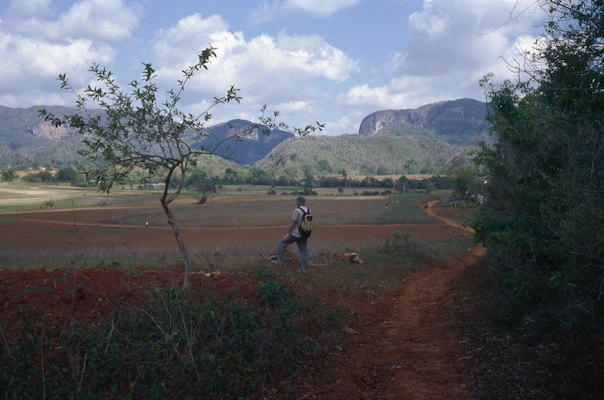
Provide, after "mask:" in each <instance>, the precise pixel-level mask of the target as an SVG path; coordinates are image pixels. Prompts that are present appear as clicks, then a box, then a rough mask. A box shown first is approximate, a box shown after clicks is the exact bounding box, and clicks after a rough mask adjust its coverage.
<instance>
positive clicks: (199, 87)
mask: <svg viewBox="0 0 604 400" xmlns="http://www.w3.org/2000/svg"><path fill="white" fill-rule="evenodd" d="M209 43H211V44H212V46H214V47H216V48H217V51H216V53H217V58H216V59H213V60H212V63H211V65H209V68H208V70H207V71H205V70H204V71H200V72H199V73H198V77H197V78H196V79H195V80H194V81H193V82H191V83H192V84H191V86H190V87H189V89H190V90H194V91H197V93H198V94H197V95H202V96H204V95H205V96H217V95H221V93H222V92H224V91H225V90H226V89H228V88H229V87H230V86H231V85H235V86H236V87H238V88H240V89H241V90H242V93H241V94H242V96H243V97H244V99H245V100H249V101H250V102H251V103H254V104H265V103H270V104H284V105H287V104H300V103H299V102H301V101H310V100H312V98H313V96H317V95H320V88H318V87H316V85H317V83H316V82H317V81H316V80H317V79H319V80H325V81H326V82H342V81H344V80H346V79H347V78H348V77H349V76H350V75H351V74H352V73H353V72H354V71H355V70H356V68H357V63H356V61H355V60H352V59H350V58H349V57H348V56H347V55H346V54H345V53H344V52H342V51H341V50H339V49H337V48H335V47H333V46H331V45H330V44H329V43H327V42H326V41H325V40H324V39H323V38H322V37H320V36H318V35H306V36H302V35H288V34H287V33H286V32H284V31H282V32H280V33H279V34H278V35H277V37H276V38H275V37H272V36H269V35H266V34H262V35H259V36H256V37H253V38H251V39H249V40H248V39H246V38H245V37H244V35H243V33H242V32H231V31H229V27H228V25H227V24H226V23H225V22H224V20H223V19H222V18H221V17H219V16H210V17H207V18H203V17H202V16H201V15H199V14H194V15H191V16H188V17H186V18H183V19H181V20H180V21H178V23H177V24H176V25H175V26H173V27H172V28H170V29H167V30H164V31H160V32H159V33H158V34H157V36H156V43H155V45H154V50H155V54H156V56H157V58H158V62H159V64H158V65H159V66H160V68H158V75H159V76H160V77H162V79H163V78H166V79H167V80H166V82H167V83H169V82H172V83H173V82H175V80H176V79H179V78H180V76H181V71H182V70H183V69H184V68H185V67H186V66H188V65H190V64H192V63H193V62H194V61H195V59H194V55H195V54H197V53H198V52H199V51H200V50H201V49H203V48H204V47H206V46H207V45H208V44H209ZM251 93H253V95H251ZM248 96H250V97H248ZM286 107H287V106H286Z"/></svg>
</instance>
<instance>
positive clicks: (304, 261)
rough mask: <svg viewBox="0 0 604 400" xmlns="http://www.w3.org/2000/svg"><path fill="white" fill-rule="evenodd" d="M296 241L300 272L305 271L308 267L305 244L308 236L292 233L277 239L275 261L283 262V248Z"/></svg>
mask: <svg viewBox="0 0 604 400" xmlns="http://www.w3.org/2000/svg"><path fill="white" fill-rule="evenodd" d="M294 242H295V243H296V245H297V246H298V252H299V253H300V263H301V266H302V272H304V273H306V269H307V268H308V248H307V246H306V244H307V242H308V238H300V237H296V236H294V235H287V237H285V238H283V239H281V240H280V241H279V247H277V261H278V262H279V264H281V263H283V258H284V257H285V249H286V248H287V246H289V245H290V244H292V243H294Z"/></svg>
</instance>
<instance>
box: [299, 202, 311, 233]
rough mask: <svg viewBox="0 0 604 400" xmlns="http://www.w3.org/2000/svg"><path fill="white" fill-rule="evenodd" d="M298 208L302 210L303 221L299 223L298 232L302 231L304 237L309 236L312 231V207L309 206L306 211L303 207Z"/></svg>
mask: <svg viewBox="0 0 604 400" xmlns="http://www.w3.org/2000/svg"><path fill="white" fill-rule="evenodd" d="M298 208H299V209H300V211H302V221H301V222H300V225H298V232H300V236H302V237H303V238H308V237H310V234H311V233H312V214H311V213H310V208H307V209H308V211H304V210H303V209H302V207H298Z"/></svg>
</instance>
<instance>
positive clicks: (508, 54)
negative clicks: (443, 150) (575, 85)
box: [0, 0, 543, 135]
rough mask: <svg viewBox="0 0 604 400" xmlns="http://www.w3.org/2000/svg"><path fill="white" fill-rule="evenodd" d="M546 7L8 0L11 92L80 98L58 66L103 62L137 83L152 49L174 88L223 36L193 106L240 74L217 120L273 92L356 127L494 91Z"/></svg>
mask: <svg viewBox="0 0 604 400" xmlns="http://www.w3.org/2000/svg"><path fill="white" fill-rule="evenodd" d="M542 19H543V13H542V12H541V10H540V9H539V8H538V6H537V5H536V1H535V0H259V1H255V0H170V1H169V0H79V1H67V0H0V105H2V106H5V107H13V108H27V107H31V106H39V105H66V106H73V105H74V104H75V96H74V94H73V93H70V92H68V91H65V90H61V89H60V86H59V82H58V81H57V79H56V78H57V76H58V75H59V74H63V73H66V74H67V77H68V78H69V80H70V83H71V84H72V86H73V87H74V88H75V89H76V90H81V89H82V88H83V87H85V86H86V85H88V84H90V83H92V82H93V78H94V77H93V76H92V74H91V73H90V72H89V71H88V69H89V68H90V66H91V65H93V64H98V65H100V66H102V67H106V68H107V69H108V70H110V71H112V72H113V74H114V75H115V76H116V78H117V80H118V82H119V83H120V84H121V85H122V87H123V88H124V90H126V91H127V90H128V83H129V82H131V81H132V80H140V79H141V77H142V71H143V63H151V64H152V65H153V67H154V68H155V69H156V73H157V81H156V83H157V84H158V85H159V86H160V88H161V90H162V93H166V92H167V91H168V90H170V89H175V88H176V87H177V81H178V80H179V79H181V78H182V71H183V70H184V69H185V68H186V67H188V66H190V65H193V64H194V63H195V62H196V60H197V55H198V54H199V53H200V52H201V51H202V50H203V49H205V48H207V47H208V46H210V45H211V46H213V47H215V48H216V49H217V50H216V53H217V57H216V58H214V59H212V62H211V64H210V65H209V66H208V70H202V71H200V72H199V73H198V74H197V75H196V77H195V78H194V79H193V80H192V81H191V82H190V83H189V85H188V86H187V88H186V91H185V94H186V95H185V97H183V99H182V103H181V104H180V106H181V109H182V110H183V111H186V112H192V113H194V114H196V115H197V114H199V113H200V112H203V111H205V110H206V109H207V108H208V107H209V106H210V105H211V103H212V100H213V99H214V98H215V97H221V96H224V95H225V94H226V93H227V90H228V89H229V88H230V87H231V86H235V87H236V88H238V89H239V94H240V96H241V97H242V99H241V102H240V104H236V103H235V104H226V105H220V106H218V107H216V108H213V109H212V115H213V118H212V120H211V121H210V125H212V124H215V123H220V122H225V121H228V120H231V119H235V118H243V119H247V120H249V121H254V122H257V121H258V116H259V114H260V111H259V110H260V109H261V107H262V106H263V105H266V106H267V110H268V111H269V112H272V111H278V112H279V114H280V115H279V121H282V122H285V123H287V124H288V125H289V126H291V127H303V126H305V125H306V124H313V123H314V122H315V121H319V122H321V123H324V124H325V125H326V127H325V129H324V131H323V132H321V133H320V134H321V135H342V134H354V133H357V132H358V128H359V125H360V123H361V121H362V119H363V118H364V117H365V116H367V115H369V114H371V113H373V112H376V111H380V110H386V109H409V108H417V107H419V106H421V105H424V104H430V103H435V102H439V101H446V100H454V99H459V98H472V99H476V100H481V101H484V100H485V92H484V89H482V88H481V87H480V86H479V80H480V79H481V78H482V77H483V76H484V75H485V74H487V73H493V74H494V75H495V78H496V80H498V81H502V80H503V79H507V78H510V79H513V78H514V76H515V73H514V72H513V71H511V70H510V68H509V66H508V64H510V63H512V64H513V63H514V62H515V61H517V60H519V59H520V53H521V52H522V51H525V50H527V49H529V48H530V47H531V46H532V44H533V42H534V39H535V35H537V34H538V33H539V31H540V27H541V26H542Z"/></svg>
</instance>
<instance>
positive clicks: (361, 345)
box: [308, 202, 485, 400]
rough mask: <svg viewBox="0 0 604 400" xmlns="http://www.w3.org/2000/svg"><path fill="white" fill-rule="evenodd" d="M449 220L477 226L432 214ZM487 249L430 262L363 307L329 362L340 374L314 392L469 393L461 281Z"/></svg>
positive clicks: (338, 395) (377, 395)
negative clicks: (458, 309) (458, 310)
mask: <svg viewBox="0 0 604 400" xmlns="http://www.w3.org/2000/svg"><path fill="white" fill-rule="evenodd" d="M435 203H436V202H431V203H428V204H427V205H426V211H427V212H428V213H429V214H430V215H433V216H435V217H436V218H439V219H441V220H442V221H443V222H445V223H446V224H448V225H451V226H455V227H457V228H459V229H464V230H469V228H466V227H463V226H461V225H459V224H457V223H455V222H453V221H450V220H447V219H445V218H441V217H438V216H436V215H434V213H433V212H432V206H433V205H434V204H435ZM484 253H485V249H484V248H483V247H481V246H477V247H475V248H473V249H470V250H469V251H468V254H467V255H466V257H464V259H462V260H459V261H457V262H454V263H451V264H448V265H437V266H431V267H427V268H425V269H424V270H422V272H419V273H417V274H416V275H414V276H413V277H412V278H411V279H410V280H409V281H408V282H406V283H405V284H404V285H403V286H402V287H401V288H400V290H398V291H397V292H396V293H395V294H394V295H391V296H390V298H388V299H384V300H383V301H380V302H379V304H374V305H372V304H368V305H367V306H366V307H365V308H364V309H361V310H359V311H358V315H357V317H356V321H357V322H356V324H355V326H353V327H351V328H350V329H348V330H347V331H348V333H349V340H347V342H346V343H345V344H344V346H343V348H342V352H341V353H339V354H336V355H334V356H333V357H332V358H331V359H330V361H329V370H330V371H331V373H333V375H331V373H330V376H328V377H326V378H325V379H324V381H325V384H324V386H322V387H320V388H318V389H317V390H315V391H313V393H312V394H311V395H309V396H308V398H315V399H404V400H414V399H421V400H426V399H465V398H468V397H469V394H470V391H469V385H468V384H467V383H466V382H465V381H464V379H465V377H464V369H463V367H464V364H463V363H464V357H463V354H461V352H460V349H459V347H460V342H462V340H463V338H462V337H460V336H459V335H458V334H457V332H458V329H457V328H458V322H457V321H456V320H455V318H454V317H453V315H454V314H453V313H452V309H451V307H452V306H451V305H450V301H449V300H450V298H449V296H450V295H451V293H450V289H451V285H452V282H453V280H454V279H455V278H456V277H457V276H459V274H460V273H461V272H462V271H463V270H464V269H465V268H466V267H467V266H468V265H471V264H472V263H475V262H476V261H477V260H478V259H479V258H480V257H482V256H483V255H484Z"/></svg>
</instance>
